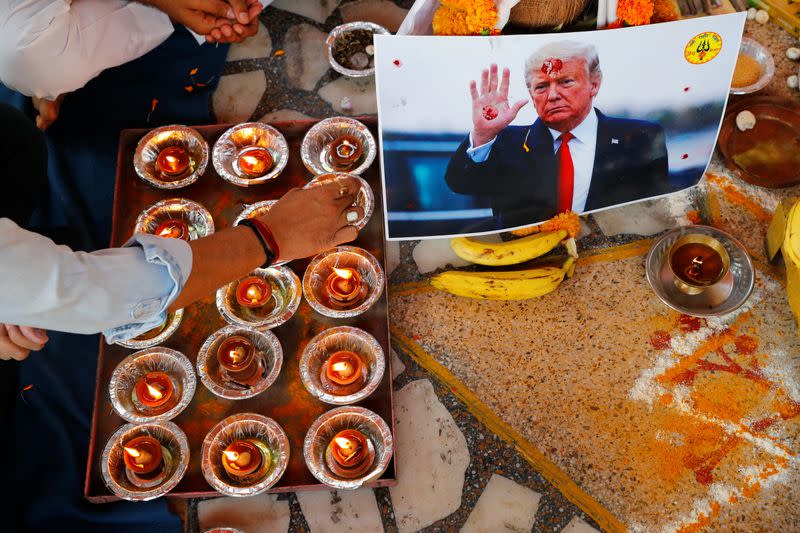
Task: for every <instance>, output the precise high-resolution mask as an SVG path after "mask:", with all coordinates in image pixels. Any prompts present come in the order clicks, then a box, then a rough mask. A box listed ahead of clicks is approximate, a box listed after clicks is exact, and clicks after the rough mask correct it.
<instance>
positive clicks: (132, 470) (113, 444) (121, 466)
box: [100, 422, 189, 501]
mask: <svg viewBox="0 0 800 533" xmlns="http://www.w3.org/2000/svg"><path fill="white" fill-rule="evenodd" d="M100 462H101V470H102V474H103V480H104V481H105V484H106V486H107V487H108V488H109V490H111V492H113V493H114V494H116V495H117V496H119V497H120V498H123V499H125V500H131V501H146V500H152V499H154V498H158V497H159V496H163V495H164V494H166V493H167V492H169V491H171V490H172V489H173V488H175V486H176V485H177V484H178V482H180V480H181V479H182V478H183V476H184V474H185V473H186V470H187V468H188V466H189V442H188V440H187V439H186V434H185V433H184V432H183V431H181V429H180V428H179V427H178V426H176V425H175V424H173V423H172V422H160V423H146V424H140V425H134V424H126V425H124V426H122V427H121V428H119V429H118V430H117V431H116V432H115V433H114V434H113V435H112V436H111V438H109V439H108V443H107V444H106V447H105V448H104V449H103V455H102V456H101V458H100Z"/></svg>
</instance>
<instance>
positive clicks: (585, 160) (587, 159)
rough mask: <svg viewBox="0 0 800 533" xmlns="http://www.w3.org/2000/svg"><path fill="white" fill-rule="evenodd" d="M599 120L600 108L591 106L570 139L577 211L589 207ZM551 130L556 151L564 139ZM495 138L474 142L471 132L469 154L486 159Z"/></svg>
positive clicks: (481, 161)
mask: <svg viewBox="0 0 800 533" xmlns="http://www.w3.org/2000/svg"><path fill="white" fill-rule="evenodd" d="M597 123H598V120H597V111H595V109H594V108H592V110H591V111H590V112H589V114H588V115H587V116H586V118H585V119H583V122H581V123H580V124H579V125H578V126H576V127H575V129H573V130H572V134H573V135H574V136H575V138H574V139H572V140H571V141H570V142H569V151H570V154H572V164H573V166H574V167H575V182H574V183H575V186H574V189H573V193H572V210H573V211H574V212H576V213H583V211H584V210H585V209H586V201H587V200H588V199H589V187H590V186H591V184H592V174H593V173H594V156H595V152H596V151H597ZM548 130H550V135H551V136H552V137H553V153H554V154H555V153H557V152H558V149H559V148H561V139H559V136H560V135H561V132H560V131H557V130H554V129H551V128H548ZM495 140H497V137H495V138H494V139H492V140H491V141H489V142H487V143H486V144H482V145H481V146H473V142H472V134H470V139H469V143H470V147H469V148H467V155H468V156H469V157H470V159H472V161H474V162H475V163H483V162H484V161H486V160H487V159H489V154H490V153H491V151H492V145H493V144H494V142H495Z"/></svg>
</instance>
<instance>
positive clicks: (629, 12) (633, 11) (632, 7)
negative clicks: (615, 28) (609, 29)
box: [617, 0, 655, 26]
mask: <svg viewBox="0 0 800 533" xmlns="http://www.w3.org/2000/svg"><path fill="white" fill-rule="evenodd" d="M654 10H655V6H654V5H653V0H619V4H618V5H617V17H618V18H619V19H620V20H621V21H623V22H624V23H625V24H628V25H629V26H641V25H643V24H650V19H651V18H653V11H654Z"/></svg>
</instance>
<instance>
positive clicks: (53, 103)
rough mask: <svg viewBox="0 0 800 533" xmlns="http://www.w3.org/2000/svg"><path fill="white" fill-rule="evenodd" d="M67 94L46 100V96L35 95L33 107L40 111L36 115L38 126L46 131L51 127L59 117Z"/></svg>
mask: <svg viewBox="0 0 800 533" xmlns="http://www.w3.org/2000/svg"><path fill="white" fill-rule="evenodd" d="M64 96H65V95H63V94H62V95H60V96H58V97H57V98H56V99H55V100H46V99H44V98H37V97H36V96H34V97H33V98H32V100H33V108H34V109H36V112H37V113H38V114H37V115H36V127H37V128H39V129H40V130H42V131H44V130H46V129H47V128H49V127H50V126H51V125H52V124H53V122H55V121H56V120H57V119H58V113H59V112H60V111H61V102H63V101H64Z"/></svg>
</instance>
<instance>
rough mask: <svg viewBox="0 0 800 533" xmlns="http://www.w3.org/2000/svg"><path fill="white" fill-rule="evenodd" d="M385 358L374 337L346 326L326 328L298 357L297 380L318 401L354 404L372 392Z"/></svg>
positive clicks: (379, 379) (377, 384)
mask: <svg viewBox="0 0 800 533" xmlns="http://www.w3.org/2000/svg"><path fill="white" fill-rule="evenodd" d="M385 370H386V357H385V355H384V353H383V349H382V348H381V345H380V344H379V343H378V341H377V340H375V337H373V336H372V335H370V334H369V333H367V332H366V331H364V330H362V329H358V328H353V327H349V326H338V327H335V328H329V329H326V330H325V331H323V332H322V333H320V334H319V335H317V336H316V337H314V338H313V339H311V341H310V342H309V343H308V345H306V347H305V349H304V350H303V354H302V355H301V356H300V379H301V380H302V382H303V385H304V386H305V388H306V389H307V390H308V392H310V393H311V394H312V395H313V396H315V397H316V398H318V399H319V400H320V401H322V402H325V403H328V404H332V405H348V404H352V403H357V402H360V401H361V400H363V399H364V398H366V397H368V396H369V395H370V394H372V393H373V392H375V389H377V388H378V386H379V385H380V383H381V380H382V379H383V374H384V372H385Z"/></svg>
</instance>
